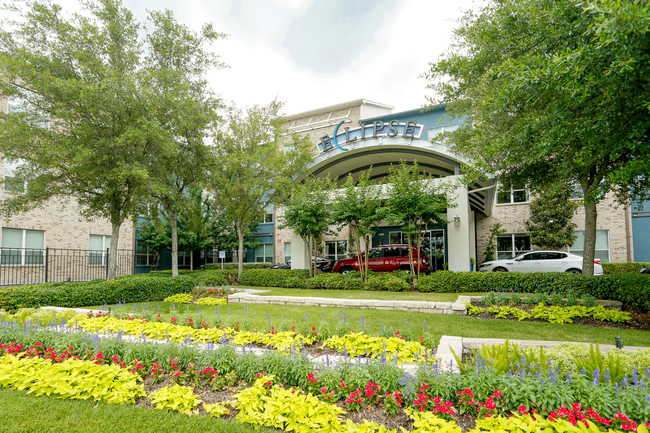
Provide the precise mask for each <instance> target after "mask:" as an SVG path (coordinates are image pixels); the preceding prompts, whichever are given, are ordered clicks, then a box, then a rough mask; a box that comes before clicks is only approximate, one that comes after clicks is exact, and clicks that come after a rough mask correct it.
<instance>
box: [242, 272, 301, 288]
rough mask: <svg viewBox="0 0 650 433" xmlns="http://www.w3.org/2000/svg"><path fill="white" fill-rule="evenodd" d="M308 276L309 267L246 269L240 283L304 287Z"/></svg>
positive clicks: (246, 284) (261, 285)
mask: <svg viewBox="0 0 650 433" xmlns="http://www.w3.org/2000/svg"><path fill="white" fill-rule="evenodd" d="M230 272H232V271H230ZM306 278H309V271H308V270H307V269H246V270H245V271H243V272H242V274H241V278H240V279H239V284H241V285H243V286H256V287H287V288H291V287H292V288H303V287H305V283H304V279H306Z"/></svg>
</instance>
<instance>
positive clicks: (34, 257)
mask: <svg viewBox="0 0 650 433" xmlns="http://www.w3.org/2000/svg"><path fill="white" fill-rule="evenodd" d="M44 250H45V232H44V231H42V230H24V229H9V228H4V227H3V229H2V255H1V258H0V263H2V264H3V265H42V264H43V257H44V253H45V251H44Z"/></svg>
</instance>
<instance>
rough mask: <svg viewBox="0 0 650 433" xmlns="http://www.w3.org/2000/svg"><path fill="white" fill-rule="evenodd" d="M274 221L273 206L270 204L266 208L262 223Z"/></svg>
mask: <svg viewBox="0 0 650 433" xmlns="http://www.w3.org/2000/svg"><path fill="white" fill-rule="evenodd" d="M272 222H273V206H272V205H268V206H267V207H265V208H264V216H263V217H262V224H267V223H272Z"/></svg>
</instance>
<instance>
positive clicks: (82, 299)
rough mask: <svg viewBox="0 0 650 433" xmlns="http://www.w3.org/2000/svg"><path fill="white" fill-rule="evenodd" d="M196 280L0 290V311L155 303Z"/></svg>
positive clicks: (135, 279)
mask: <svg viewBox="0 0 650 433" xmlns="http://www.w3.org/2000/svg"><path fill="white" fill-rule="evenodd" d="M195 285H196V280H195V279H194V278H191V277H187V276H178V277H175V278H152V277H150V276H147V275H135V276H128V277H121V278H116V279H114V280H109V281H106V280H93V281H88V282H83V283H45V284H35V285H29V286H18V287H12V288H10V289H1V290H0V309H5V310H15V309H16V308H30V307H41V306H45V305H54V306H58V307H85V306H88V305H103V304H116V303H118V302H147V301H159V300H163V299H165V298H166V297H168V296H171V295H175V294H177V293H188V292H190V291H191V290H192V288H193V287H194V286H195Z"/></svg>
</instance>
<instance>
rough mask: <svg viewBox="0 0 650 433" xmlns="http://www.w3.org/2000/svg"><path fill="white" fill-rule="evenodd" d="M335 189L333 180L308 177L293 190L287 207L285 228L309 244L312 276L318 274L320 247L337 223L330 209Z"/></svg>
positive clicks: (285, 207)
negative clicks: (317, 264) (333, 225)
mask: <svg viewBox="0 0 650 433" xmlns="http://www.w3.org/2000/svg"><path fill="white" fill-rule="evenodd" d="M333 189H334V182H333V181H332V180H331V179H329V178H313V177H308V178H307V179H305V181H304V182H302V183H300V184H298V185H296V186H295V187H294V188H293V190H292V192H291V197H290V198H289V200H288V201H287V203H286V204H285V206H284V224H283V228H286V227H288V228H290V229H292V230H293V231H295V232H296V233H297V234H298V235H299V236H300V237H301V238H302V239H303V240H304V241H305V243H306V244H307V245H309V251H311V255H312V259H311V266H310V269H309V276H310V277H313V276H314V275H316V273H317V272H316V262H317V257H318V245H320V244H321V242H322V240H323V235H325V234H327V233H328V230H329V226H330V225H331V224H332V222H333V220H332V211H331V209H330V201H331V197H330V196H331V192H332V190H333Z"/></svg>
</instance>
